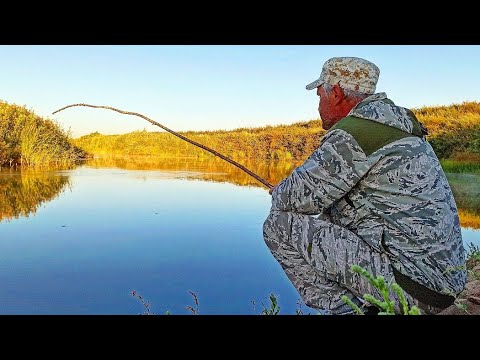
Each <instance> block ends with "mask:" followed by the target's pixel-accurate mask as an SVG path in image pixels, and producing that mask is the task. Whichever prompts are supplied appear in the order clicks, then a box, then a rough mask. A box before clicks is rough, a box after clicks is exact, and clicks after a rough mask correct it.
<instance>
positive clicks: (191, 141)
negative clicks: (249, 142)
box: [52, 104, 273, 189]
mask: <svg viewBox="0 0 480 360" xmlns="http://www.w3.org/2000/svg"><path fill="white" fill-rule="evenodd" d="M74 106H86V107H91V108H95V109H108V110H113V111H116V112H118V113H120V114H125V115H134V116H138V117H141V118H142V119H145V120H147V121H148V122H149V123H151V124H153V125H156V126H158V127H160V128H162V129H163V130H165V131H168V132H169V133H170V134H172V135H175V136H176V137H179V138H180V139H182V140H184V141H186V142H188V143H190V144H192V145H195V146H198V147H199V148H202V149H203V150H206V151H208V152H210V153H212V154H213V155H215V156H218V157H219V158H222V159H223V160H225V161H228V162H229V163H230V164H232V165H235V166H236V167H238V168H239V169H241V170H243V171H245V172H246V173H247V174H248V175H250V176H252V177H253V178H255V179H256V180H258V181H260V182H261V183H262V184H263V185H265V186H266V187H268V188H269V189H272V188H273V185H272V184H270V183H269V182H268V181H266V180H265V179H262V178H261V177H260V176H258V175H257V174H255V173H253V172H252V171H250V170H248V169H247V168H246V167H245V166H243V165H241V164H239V163H237V162H236V161H234V160H232V159H230V158H228V157H226V156H225V155H222V154H220V153H219V152H217V151H215V150H213V149H210V148H209V147H208V146H205V145H202V144H200V143H198V142H196V141H194V140H190V139H189V138H187V137H185V136H183V135H181V134H179V133H177V132H175V131H173V130H170V129H169V128H167V127H166V126H163V125H162V124H160V123H158V122H156V121H154V120H152V119H150V118H148V117H146V116H145V115H142V114H139V113H136V112H131V111H123V110H119V109H115V108H113V107H111V106H102V105H89V104H72V105H67V106H65V107H63V108H61V109H58V110H56V111H54V112H53V113H52V115H53V114H56V113H58V112H60V111H63V110H65V109H68V108H71V107H74Z"/></svg>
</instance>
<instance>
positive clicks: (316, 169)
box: [272, 129, 370, 214]
mask: <svg viewBox="0 0 480 360" xmlns="http://www.w3.org/2000/svg"><path fill="white" fill-rule="evenodd" d="M369 167H370V166H369V164H368V159H367V156H366V154H365V153H364V152H363V150H362V149H361V148H360V146H359V145H358V143H357V142H356V141H355V139H354V138H353V137H352V136H351V135H350V134H348V133H347V132H345V131H344V130H341V129H337V130H333V131H331V132H329V133H327V134H326V135H325V136H324V137H323V138H322V141H321V143H320V146H319V147H318V148H317V149H316V150H315V151H314V152H313V153H312V154H311V155H310V156H309V158H308V159H307V160H306V161H305V162H304V163H303V164H302V165H300V166H299V167H297V168H296V169H295V170H294V171H293V172H292V174H290V176H288V177H287V178H285V179H283V180H282V181H281V182H280V183H279V184H278V186H277V187H276V188H275V190H274V191H273V193H272V209H274V210H281V211H294V212H298V213H304V214H320V213H322V212H323V211H324V210H325V209H326V208H328V207H329V206H330V205H331V204H332V203H333V202H335V201H336V200H339V199H341V198H342V197H343V196H344V195H345V194H346V193H347V192H348V191H349V190H350V189H351V188H352V187H354V186H355V184H356V183H357V182H358V181H359V180H360V179H361V178H362V177H363V175H365V173H366V172H367V171H368V169H369Z"/></svg>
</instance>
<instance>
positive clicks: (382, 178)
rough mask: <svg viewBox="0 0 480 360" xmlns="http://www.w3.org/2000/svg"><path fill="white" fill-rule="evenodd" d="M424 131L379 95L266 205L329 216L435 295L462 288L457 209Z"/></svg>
mask: <svg viewBox="0 0 480 360" xmlns="http://www.w3.org/2000/svg"><path fill="white" fill-rule="evenodd" d="M425 135H426V130H425V128H424V127H423V125H422V124H421V123H420V122H418V120H417V119H416V117H415V115H414V114H413V113H412V112H411V111H410V110H408V109H406V108H402V107H400V106H396V105H395V104H394V103H393V102H392V101H391V100H389V99H388V98H387V96H386V94H385V93H377V94H374V95H371V96H369V97H367V98H366V99H364V100H363V101H362V102H361V103H359V104H358V105H357V106H356V107H354V108H353V109H352V110H351V111H350V113H349V114H348V116H347V117H345V118H343V119H341V120H340V121H339V122H337V123H336V124H335V126H333V127H332V128H331V129H330V130H329V131H328V132H327V133H326V134H325V135H324V137H323V138H322V140H321V143H320V146H319V147H318V148H317V149H316V150H315V151H314V152H313V153H312V154H311V155H310V156H309V157H308V159H307V160H306V161H305V162H304V163H303V164H302V165H300V166H299V167H297V168H296V169H295V170H294V171H293V173H292V174H291V175H290V176H288V177H287V178H286V179H284V180H282V181H281V182H280V183H279V184H278V186H277V187H276V188H275V190H274V191H273V193H272V209H273V210H281V211H292V212H298V213H304V214H322V213H323V214H328V215H330V217H331V219H332V221H333V222H334V223H335V224H337V225H340V226H343V227H345V228H347V229H349V230H351V231H352V232H354V233H356V234H357V235H359V236H360V237H362V238H363V239H364V240H365V241H366V242H367V243H368V244H370V245H371V246H372V247H374V248H375V249H376V250H378V251H382V252H387V253H388V254H389V257H390V259H391V262H392V265H393V266H394V268H395V269H396V270H397V271H398V272H400V273H402V274H403V275H406V276H408V277H409V278H410V279H413V280H415V281H416V282H419V283H420V284H423V285H424V286H426V287H428V288H430V289H432V290H434V291H437V292H440V293H447V294H451V293H452V292H453V293H455V294H458V293H460V292H461V291H462V290H463V289H464V286H465V281H466V270H465V269H464V265H465V253H464V247H463V243H462V235H461V231H460V223H459V218H458V212H457V207H456V204H455V200H454V198H453V194H452V191H451V189H450V186H449V184H448V182H447V179H446V177H445V174H444V172H443V170H442V168H441V166H440V163H439V161H438V159H437V157H436V155H435V153H434V151H433V149H432V147H431V146H430V144H429V143H428V142H427V141H426V139H425Z"/></svg>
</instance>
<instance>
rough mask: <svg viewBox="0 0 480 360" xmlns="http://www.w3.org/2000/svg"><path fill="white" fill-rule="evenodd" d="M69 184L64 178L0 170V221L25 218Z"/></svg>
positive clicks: (25, 171) (47, 173)
mask: <svg viewBox="0 0 480 360" xmlns="http://www.w3.org/2000/svg"><path fill="white" fill-rule="evenodd" d="M69 184H70V180H69V177H68V176H66V175H54V174H53V173H51V172H40V171H34V170H18V171H17V170H0V221H8V220H12V219H18V218H19V217H28V216H29V215H30V214H34V213H35V212H36V211H37V209H38V208H39V207H40V206H41V205H42V204H43V203H45V202H48V201H51V200H53V199H55V198H56V197H57V196H58V195H59V194H60V193H61V192H62V191H64V190H65V188H66V187H68V186H69Z"/></svg>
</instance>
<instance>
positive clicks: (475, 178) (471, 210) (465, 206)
mask: <svg viewBox="0 0 480 360" xmlns="http://www.w3.org/2000/svg"><path fill="white" fill-rule="evenodd" d="M447 178H448V182H449V184H450V186H451V187H452V191H453V196H454V197H455V201H456V203H457V206H458V209H459V214H460V223H461V224H462V226H463V227H468V228H473V229H480V174H447Z"/></svg>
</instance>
